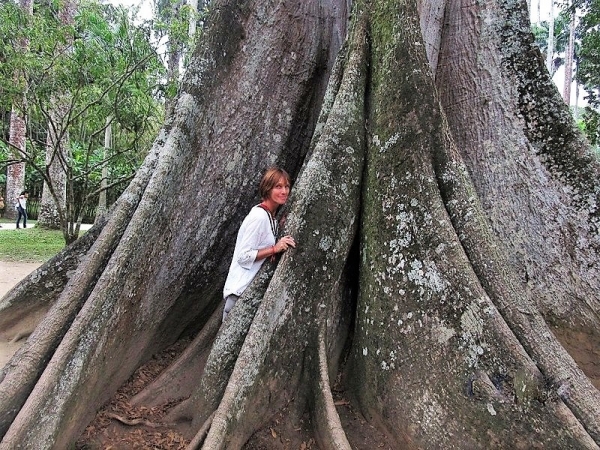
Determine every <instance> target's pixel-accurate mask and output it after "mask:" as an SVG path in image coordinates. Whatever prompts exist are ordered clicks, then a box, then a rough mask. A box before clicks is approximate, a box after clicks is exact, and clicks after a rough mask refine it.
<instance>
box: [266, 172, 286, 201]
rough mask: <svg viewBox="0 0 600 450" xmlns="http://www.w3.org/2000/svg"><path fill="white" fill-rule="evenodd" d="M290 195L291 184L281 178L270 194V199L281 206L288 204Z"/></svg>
mask: <svg viewBox="0 0 600 450" xmlns="http://www.w3.org/2000/svg"><path fill="white" fill-rule="evenodd" d="M289 195H290V184H289V183H288V182H287V181H286V179H285V178H284V177H281V178H280V179H279V181H278V182H277V183H276V184H275V186H273V189H271V191H270V192H269V199H270V200H272V201H273V202H275V203H276V204H277V205H279V206H281V205H284V204H285V202H287V199H288V196H289Z"/></svg>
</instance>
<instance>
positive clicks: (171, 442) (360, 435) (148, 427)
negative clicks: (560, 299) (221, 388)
mask: <svg viewBox="0 0 600 450" xmlns="http://www.w3.org/2000/svg"><path fill="white" fill-rule="evenodd" d="M38 266H39V263H15V262H3V261H0V273H2V278H1V279H0V297H2V296H3V295H4V294H5V293H6V292H8V291H9V290H10V288H11V287H12V286H13V285H15V284H16V283H18V282H19V281H20V280H21V279H22V278H24V277H25V276H26V275H28V274H29V273H30V272H32V271H33V270H35V269H36V268H37V267H38ZM554 331H555V333H556V334H557V337H558V338H559V340H560V341H561V342H562V343H563V345H565V346H566V348H567V349H568V350H569V352H570V353H571V355H572V356H573V357H574V359H575V360H576V361H578V362H579V363H580V365H581V367H582V369H583V370H584V371H585V373H586V374H587V375H588V377H590V379H591V380H592V382H593V383H594V385H595V386H596V387H598V388H600V365H599V364H598V363H597V361H599V360H600V359H599V358H598V356H600V355H598V353H597V350H596V349H598V348H600V345H599V344H600V342H598V339H597V338H595V337H592V336H588V335H583V334H581V333H574V332H569V333H558V332H557V330H554ZM21 342H22V341H21ZM188 343H189V341H188V340H183V341H180V342H178V343H176V344H175V345H173V346H172V347H170V348H169V349H167V350H165V351H164V352H162V353H160V354H158V355H156V356H155V357H153V358H152V359H151V360H150V361H149V362H148V363H147V364H145V365H144V366H142V367H140V368H139V369H138V370H137V371H136V372H135V373H134V374H133V375H132V377H131V378H130V379H129V380H128V381H127V382H126V383H125V384H124V385H123V386H122V387H121V389H119V391H118V392H117V393H116V394H115V395H114V397H113V398H112V399H111V400H110V402H109V403H108V404H107V405H105V406H104V407H103V408H102V409H101V410H100V411H99V412H98V413H97V414H96V417H95V419H94V420H93V421H92V422H91V423H90V424H89V426H88V427H87V428H86V430H85V432H84V433H83V434H82V436H81V437H80V439H79V440H78V442H77V444H76V447H75V448H76V449H79V450H100V449H101V450H138V449H139V450H142V449H156V450H159V449H165V450H167V449H168V450H178V449H185V448H186V446H187V444H189V440H188V439H186V438H185V437H184V435H185V431H186V430H185V428H184V425H183V426H182V425H181V424H164V423H163V422H162V421H163V418H164V417H165V416H166V414H167V412H168V411H169V410H170V409H171V408H172V407H173V406H175V404H177V402H171V403H168V404H165V405H161V406H159V407H153V408H145V407H139V406H138V407H136V406H133V405H132V404H131V403H130V399H132V398H133V396H135V395H136V394H137V393H138V392H140V391H141V390H142V389H143V388H144V387H145V386H147V385H148V384H149V383H150V382H152V381H153V380H154V379H155V378H156V377H157V376H158V374H159V373H160V372H161V371H162V370H163V369H164V368H166V367H168V365H169V364H170V363H171V362H172V361H173V360H174V359H175V358H176V357H177V356H178V355H179V354H180V353H181V352H182V351H183V349H184V348H185V347H186V345H187V344H188ZM19 345H20V343H19V342H18V343H9V342H2V341H0V367H2V366H4V364H5V363H6V361H8V359H9V358H10V356H11V355H12V354H13V353H14V352H15V351H16V350H17V349H18V347H19ZM334 398H335V402H336V405H337V410H338V414H339V416H340V420H341V422H342V425H343V428H344V431H345V432H346V436H347V437H348V440H349V442H350V444H351V447H352V449H353V450H373V449H382V450H388V449H389V450H391V449H394V448H397V447H396V446H395V445H394V444H393V443H392V441H391V440H390V439H388V438H387V437H386V435H385V434H384V433H382V432H381V431H380V430H379V429H377V428H375V427H374V426H373V425H372V424H369V423H368V422H367V421H366V420H365V419H364V418H363V417H362V416H361V414H360V413H359V412H358V411H357V410H356V408H354V407H353V405H352V402H350V401H348V400H347V398H346V395H345V392H344V391H343V389H336V390H334ZM180 400H182V399H180ZM291 410H294V408H293V405H288V407H286V408H283V409H282V410H281V411H278V412H277V413H276V414H275V415H274V416H273V417H272V418H271V419H270V421H269V423H267V425H265V426H264V427H263V428H262V429H260V430H258V431H257V432H256V433H254V435H253V436H252V437H251V438H250V440H249V441H248V442H247V443H246V445H245V446H244V447H243V448H244V450H292V449H293V450H298V449H299V450H317V449H319V446H318V443H317V442H316V441H315V438H314V433H313V431H312V430H313V426H312V424H311V423H310V418H309V417H308V415H306V416H304V417H301V418H291V417H290V414H289V411H291Z"/></svg>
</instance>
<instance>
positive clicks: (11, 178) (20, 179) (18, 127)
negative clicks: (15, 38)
mask: <svg viewBox="0 0 600 450" xmlns="http://www.w3.org/2000/svg"><path fill="white" fill-rule="evenodd" d="M19 6H20V7H21V9H22V10H23V11H24V12H25V13H26V14H28V15H30V16H31V15H32V14H33V1H32V0H20V2H19ZM20 46H21V48H22V49H23V50H24V51H25V50H26V49H27V48H28V46H29V42H27V41H24V42H21V44H20ZM15 78H16V80H15V81H16V82H17V83H18V84H24V83H25V81H24V80H23V79H22V77H21V76H20V75H18V74H15ZM26 102H27V98H26V95H23V102H22V103H23V104H22V105H20V107H17V106H16V105H13V107H12V109H11V112H10V125H9V143H10V145H11V146H12V150H11V153H12V154H13V156H14V159H15V160H21V161H22V160H24V159H25V156H26V153H25V151H26V148H25V141H26V135H27V134H26V133H27V125H26V122H25V116H24V114H25V111H26V108H25V103H26ZM24 188H25V163H24V162H20V163H17V164H12V165H10V166H8V167H7V169H6V194H5V195H6V197H5V199H4V200H5V203H6V209H5V217H6V218H8V219H15V218H16V217H17V212H16V209H15V204H16V203H17V197H18V196H19V195H20V194H21V191H23V190H24Z"/></svg>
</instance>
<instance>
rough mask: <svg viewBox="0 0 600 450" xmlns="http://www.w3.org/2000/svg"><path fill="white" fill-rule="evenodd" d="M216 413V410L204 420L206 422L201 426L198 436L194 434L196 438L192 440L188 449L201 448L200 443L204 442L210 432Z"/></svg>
mask: <svg viewBox="0 0 600 450" xmlns="http://www.w3.org/2000/svg"><path fill="white" fill-rule="evenodd" d="M215 413H216V411H214V412H213V413H212V414H211V415H210V416H208V419H206V420H205V421H204V424H203V425H202V427H200V430H198V432H197V433H196V436H194V439H192V442H190V445H188V446H187V448H186V450H196V449H198V448H200V445H202V442H204V438H205V437H206V435H207V434H208V430H209V429H210V426H211V425H212V421H213V418H214V417H215Z"/></svg>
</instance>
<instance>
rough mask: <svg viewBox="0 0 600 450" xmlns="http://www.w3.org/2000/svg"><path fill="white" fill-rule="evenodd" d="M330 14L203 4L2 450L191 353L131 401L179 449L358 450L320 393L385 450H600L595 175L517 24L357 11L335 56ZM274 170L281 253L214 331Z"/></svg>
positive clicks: (335, 15)
mask: <svg viewBox="0 0 600 450" xmlns="http://www.w3.org/2000/svg"><path fill="white" fill-rule="evenodd" d="M347 16H348V11H347V10H346V2H345V1H339V2H333V1H331V2H323V1H320V2H317V1H314V2H313V1H302V2H299V1H289V2H288V1H281V2H266V3H265V2H259V1H251V2H243V3H238V2H236V1H233V0H229V1H222V2H217V3H216V4H215V5H214V6H213V9H212V12H211V17H210V22H209V23H210V26H209V27H208V30H207V35H206V40H204V41H203V42H202V43H201V44H200V46H199V48H198V49H197V51H196V53H195V55H194V57H193V62H192V63H191V64H190V67H189V69H188V71H187V73H186V76H185V78H184V80H183V82H182V84H181V87H180V93H179V95H178V97H177V102H176V106H175V109H174V114H173V115H171V116H170V118H169V119H168V122H167V124H165V127H164V128H163V131H162V133H161V135H160V136H159V138H158V139H157V141H156V142H155V145H154V147H153V151H152V152H151V154H150V156H149V157H148V159H147V161H146V164H145V166H144V168H143V169H142V170H141V171H140V172H139V173H138V176H137V178H136V180H134V183H133V184H132V185H131V186H130V187H129V188H128V190H127V191H126V193H125V194H124V195H123V196H122V197H121V198H120V199H119V201H118V203H117V205H116V206H115V208H114V210H113V211H112V212H111V213H110V214H109V217H107V222H106V224H105V225H104V226H103V227H102V228H101V230H99V231H98V235H97V237H96V238H95V240H94V242H93V244H90V245H91V246H90V247H89V250H87V251H86V252H85V255H86V256H85V258H84V259H83V260H82V261H81V263H80V264H79V266H78V272H77V274H76V275H75V276H73V277H72V278H71V279H70V280H69V281H68V282H67V281H63V282H62V283H63V285H64V287H63V288H62V289H59V290H58V291H60V292H58V291H57V293H56V294H54V297H48V301H49V302H50V303H52V306H51V308H50V311H49V312H48V314H47V315H46V317H45V318H44V319H43V320H42V322H41V324H40V326H38V327H37V328H36V330H35V331H34V332H33V334H32V335H31V337H30V338H29V339H28V341H27V343H26V347H24V348H25V350H24V352H21V353H20V354H17V355H15V357H14V358H13V360H11V362H10V364H9V366H7V367H8V369H6V368H5V369H4V371H3V379H1V380H0V383H1V385H0V393H1V394H0V402H4V403H0V410H2V411H7V412H8V413H7V414H5V416H4V417H3V418H2V425H3V427H4V428H3V429H2V432H3V435H4V437H3V440H2V443H1V444H0V448H2V449H4V448H7V449H8V448H14V447H15V446H19V445H21V446H22V447H24V448H28V447H29V448H33V446H35V448H66V447H68V446H69V445H70V444H72V443H73V442H74V441H75V440H76V439H77V437H78V436H79V435H80V434H81V432H82V430H83V428H84V427H85V426H86V424H87V423H88V422H89V421H90V420H91V419H92V417H93V415H94V413H95V412H96V410H98V409H99V408H100V407H101V405H102V404H104V403H105V402H106V401H107V400H108V399H109V398H110V397H111V396H112V395H113V393H114V392H115V391H116V390H117V388H119V386H121V384H122V383H124V381H125V380H126V379H127V378H128V377H129V376H130V375H131V374H132V373H133V372H134V371H135V370H136V369H137V368H138V367H139V366H140V365H142V364H144V363H145V362H146V361H147V360H148V358H150V356H152V355H153V354H155V353H157V352H159V351H160V350H162V349H164V348H166V347H167V346H169V345H170V344H171V343H173V342H175V341H176V340H178V339H180V338H182V337H186V338H188V337H189V335H190V334H194V333H195V338H194V339H190V341H191V344H190V345H189V346H188V347H187V348H186V349H185V351H183V352H182V354H181V355H180V357H179V358H177V359H176V361H175V362H174V363H173V364H172V365H171V366H170V367H168V368H165V370H164V371H163V373H162V374H161V375H160V376H159V377H158V378H157V379H156V380H154V382H153V383H150V384H149V385H148V386H147V387H146V388H145V390H143V391H142V392H140V393H138V394H137V396H136V397H135V398H134V399H132V403H134V404H135V405H137V406H139V407H142V406H144V407H149V406H153V407H154V406H160V405H172V404H173V403H176V406H175V407H173V408H172V409H171V410H170V412H169V414H168V415H167V417H166V418H165V422H167V423H172V422H177V423H178V427H179V428H177V429H178V430H179V431H181V432H182V433H184V435H185V437H186V438H187V441H188V442H189V448H190V449H192V448H200V447H201V448H203V449H220V448H228V449H234V448H242V447H243V446H244V445H245V443H246V442H248V440H249V439H252V438H251V436H252V435H253V434H254V433H255V432H256V431H257V430H260V429H261V427H265V426H267V424H269V420H271V418H272V417H273V415H274V414H275V413H278V412H281V414H285V420H286V421H290V423H292V424H295V423H296V422H297V421H298V418H299V417H301V416H302V415H303V414H308V415H309V417H310V421H311V423H312V426H313V428H314V437H315V439H316V441H317V442H318V446H319V447H320V448H323V449H344V448H348V449H349V448H360V449H361V450H362V449H363V448H365V449H366V448H367V447H366V446H364V445H363V446H361V445H360V444H359V443H358V441H357V440H356V437H355V435H353V434H352V433H351V432H350V431H351V430H350V429H349V422H348V420H347V415H344V414H341V413H340V409H339V408H336V402H335V395H337V393H338V392H339V391H340V390H342V391H343V395H344V397H345V398H347V399H348V400H349V402H350V404H351V405H352V407H353V410H354V411H356V412H357V415H358V416H363V417H364V418H366V419H367V421H368V422H369V424H370V426H372V428H370V431H369V432H370V433H373V435H375V434H377V436H378V437H381V439H383V440H384V441H385V442H384V445H385V446H386V447H390V448H531V447H532V446H533V447H539V448H589V449H592V448H598V444H599V443H600V415H599V412H598V411H600V408H599V406H600V396H599V393H598V391H597V390H596V388H595V387H594V386H593V384H592V382H591V381H590V378H594V377H595V376H597V375H598V374H597V373H596V372H595V371H594V370H595V369H594V368H593V367H592V366H593V365H588V366H586V365H585V364H583V363H584V362H585V360H586V359H587V360H591V361H594V355H597V354H598V351H599V350H598V348H599V346H598V343H599V340H598V335H597V331H596V330H597V329H598V319H597V317H598V306H599V305H598V300H599V298H598V294H597V293H598V292H600V290H599V289H598V288H599V287H600V286H598V285H597V283H598V280H599V279H600V277H598V275H599V274H598V265H597V260H598V248H599V246H598V226H597V225H598V221H597V220H598V208H597V205H598V204H599V199H598V193H599V192H600V189H599V187H598V183H599V182H598V179H599V178H598V169H599V165H598V161H597V160H596V159H593V158H592V157H591V154H590V152H589V146H588V145H587V144H586V143H585V140H584V139H583V138H582V136H581V134H580V133H579V132H578V131H577V129H576V127H575V126H574V124H573V121H572V118H571V116H570V114H569V113H568V109H567V108H566V106H565V105H564V103H563V102H562V99H561V97H560V94H559V93H558V91H557V90H556V88H555V87H554V86H553V84H552V81H551V79H550V77H549V75H548V73H547V71H546V70H545V68H544V61H543V58H542V57H541V55H540V54H539V51H537V50H536V49H535V48H534V45H533V37H532V36H531V33H530V31H529V19H528V10H527V4H526V2H524V1H516V0H495V1H490V2H478V3H473V2H466V1H462V0H461V1H457V2H446V1H443V0H423V1H421V2H416V1H414V0H375V1H371V2H365V1H358V2H355V3H354V5H353V13H352V16H351V17H352V21H351V26H350V27H349V31H348V39H347V41H346V44H345V45H344V46H343V48H342V49H341V50H340V47H341V43H342V40H343V37H344V36H345V35H346V28H345V27H346V19H347ZM336 57H337V62H336V64H335V65H334V64H333V63H332V62H333V60H334V58H336ZM325 87H327V90H325ZM270 164H279V165H281V166H283V167H285V168H286V169H288V170H289V171H290V173H291V174H292V176H293V179H294V180H295V182H294V187H293V194H292V196H291V198H290V202H289V205H288V206H287V207H286V209H285V211H284V212H283V214H282V217H281V218H282V219H285V224H284V232H285V233H286V234H287V233H289V234H292V235H293V236H294V237H295V239H296V241H297V243H298V246H297V248H296V249H294V250H290V251H289V252H287V253H286V254H284V255H283V256H282V257H281V259H280V261H278V262H277V263H276V264H271V263H266V264H265V265H264V267H263V270H262V271H261V273H260V274H259V275H258V276H257V278H256V279H255V280H254V282H253V284H252V285H251V287H249V288H248V290H247V291H246V292H245V293H244V295H243V296H242V297H241V298H240V300H239V301H238V303H237V304H236V306H235V308H234V309H233V310H232V311H231V313H230V315H229V317H228V319H227V320H226V322H225V323H224V324H222V325H220V323H219V322H220V315H221V307H222V299H221V289H222V284H223V281H224V276H225V271H226V268H227V266H228V264H229V262H230V258H231V252H232V250H233V243H234V241H235V234H236V231H237V229H238V227H239V224H240V222H241V220H242V218H243V217H244V215H245V214H246V213H247V211H248V209H249V208H250V207H251V206H252V204H253V202H257V200H258V199H257V198H256V197H254V196H253V194H254V186H256V183H257V182H258V179H259V177H260V174H261V172H262V171H263V169H264V168H266V166H268V165H270ZM166 193H167V194H166ZM60 260H62V259H61V258H59V259H58V260H57V261H56V262H55V263H52V265H54V264H58V261H60ZM28 283H30V284H29V286H30V287H29V288H28V290H30V292H33V289H34V288H35V286H36V284H37V283H35V282H34V280H30V281H29V282H28ZM65 283H66V284H65ZM21 301H23V300H20V301H17V302H15V303H12V302H11V306H10V307H8V308H7V311H11V314H13V313H14V311H18V309H19V305H20V304H21ZM23 302H24V301H23ZM24 304H25V303H24ZM23 308H25V307H23ZM3 314H4V315H7V314H8V313H3V312H2V311H0V319H2V317H3ZM575 335H577V336H578V337H582V336H583V337H584V341H585V344H586V346H588V348H589V350H587V351H582V349H581V348H575V346H574V345H573V342H574V337H575ZM575 350H576V351H575ZM569 351H570V352H571V354H569ZM30 355H34V356H33V357H31V356H30ZM98 374H101V375H100V376H99V375H98ZM182 397H184V398H185V400H183V401H181V398H182ZM82 399H85V401H82ZM176 399H177V400H176ZM283 411H285V413H284V412H283ZM365 430H366V429H365ZM363 431H364V430H363ZM23 443H25V444H23ZM370 444H372V442H371V443H370ZM368 448H372V446H371V447H368Z"/></svg>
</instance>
